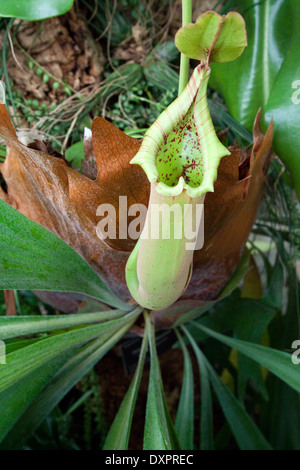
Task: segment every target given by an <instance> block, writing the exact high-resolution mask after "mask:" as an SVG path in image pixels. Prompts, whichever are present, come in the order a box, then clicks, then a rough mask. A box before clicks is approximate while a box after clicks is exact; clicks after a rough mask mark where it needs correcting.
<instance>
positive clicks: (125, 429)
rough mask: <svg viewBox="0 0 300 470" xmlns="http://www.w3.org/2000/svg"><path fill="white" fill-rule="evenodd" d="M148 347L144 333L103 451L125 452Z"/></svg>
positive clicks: (146, 336) (146, 335)
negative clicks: (135, 365)
mask: <svg viewBox="0 0 300 470" xmlns="http://www.w3.org/2000/svg"><path fill="white" fill-rule="evenodd" d="M147 347H148V334H147V330H146V331H145V334H144V338H143V342H142V346H141V352H140V357H139V362H138V365H137V368H136V371H135V374H134V376H133V379H132V381H131V384H130V386H129V389H128V390H127V393H126V395H125V397H124V399H123V401H122V404H121V406H120V408H119V410H118V413H117V415H116V417H115V419H114V422H113V424H112V426H111V428H110V430H109V433H108V436H107V438H106V441H105V444H104V448H103V449H104V450H127V449H128V441H129V437H130V429H131V423H132V418H133V412H134V408H135V404H136V399H137V395H138V390H139V386H140V382H141V378H142V374H143V368H144V362H145V356H146V352H147Z"/></svg>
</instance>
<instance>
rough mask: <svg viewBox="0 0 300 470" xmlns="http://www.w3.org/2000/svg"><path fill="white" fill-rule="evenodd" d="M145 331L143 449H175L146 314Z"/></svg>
mask: <svg viewBox="0 0 300 470" xmlns="http://www.w3.org/2000/svg"><path fill="white" fill-rule="evenodd" d="M146 331H147V334H148V336H149V345H150V377H149V386H148V397H147V407H146V421H145V431H144V450H176V449H179V443H178V439H177V436H176V433H175V430H174V427H173V424H172V421H171V418H170V414H169V410H168V408H167V405H166V399H165V396H164V391H163V385H162V378H161V373H160V367H159V361H158V357H157V352H156V345H155V332H154V327H153V325H152V324H151V321H150V318H149V316H148V315H147V316H146Z"/></svg>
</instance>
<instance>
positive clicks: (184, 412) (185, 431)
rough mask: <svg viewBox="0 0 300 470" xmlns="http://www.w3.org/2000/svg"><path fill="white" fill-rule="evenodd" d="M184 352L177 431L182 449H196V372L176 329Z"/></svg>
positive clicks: (176, 423) (176, 422)
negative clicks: (194, 372)
mask: <svg viewBox="0 0 300 470" xmlns="http://www.w3.org/2000/svg"><path fill="white" fill-rule="evenodd" d="M175 332H176V334H177V337H178V339H179V342H180V346H181V349H182V353H183V361H184V366H183V382H182V387H181V393H180V399H179V405H178V409H177V415H176V421H175V431H176V433H177V436H178V440H179V443H180V447H181V449H182V450H193V449H194V374H193V366H192V361H191V358H190V355H189V352H188V349H187V347H186V345H185V343H184V341H183V339H182V337H181V335H180V334H179V332H178V331H177V330H175Z"/></svg>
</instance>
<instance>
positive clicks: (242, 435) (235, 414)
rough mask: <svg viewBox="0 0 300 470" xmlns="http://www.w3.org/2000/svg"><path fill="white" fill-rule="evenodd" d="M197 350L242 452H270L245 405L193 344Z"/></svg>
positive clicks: (194, 344) (268, 445) (269, 447)
mask: <svg viewBox="0 0 300 470" xmlns="http://www.w3.org/2000/svg"><path fill="white" fill-rule="evenodd" d="M192 346H193V347H195V348H197V350H198V353H197V355H200V356H201V358H202V362H203V363H204V364H205V367H206V369H207V370H208V372H209V378H210V381H211V384H212V386H213V389H214V391H215V393H216V395H217V397H218V400H219V402H220V405H221V407H222V410H223V413H224V415H225V417H226V419H227V421H228V424H229V426H230V428H231V430H232V433H233V435H234V437H235V439H236V441H237V443H238V445H239V447H240V449H242V450H269V449H271V446H270V444H269V443H268V442H267V440H266V439H265V437H264V436H263V434H262V433H261V431H260V430H259V429H258V427H257V426H256V424H255V423H254V421H253V420H252V419H251V418H250V416H249V415H248V413H247V412H246V411H245V409H244V407H243V405H242V404H241V402H240V401H238V400H237V398H236V397H235V396H234V395H233V393H232V392H231V391H230V390H229V388H228V387H227V386H226V385H225V384H224V382H223V381H222V380H221V379H220V377H219V376H218V374H217V373H216V372H215V370H214V368H213V367H212V366H211V365H210V363H209V362H208V361H207V359H206V357H205V356H204V354H203V353H202V351H201V350H200V348H199V347H198V346H197V344H196V343H195V342H193V344H192Z"/></svg>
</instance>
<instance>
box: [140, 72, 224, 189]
mask: <svg viewBox="0 0 300 470" xmlns="http://www.w3.org/2000/svg"><path fill="white" fill-rule="evenodd" d="M209 76H210V68H209V66H208V65H204V64H202V63H201V64H199V65H198V66H197V67H196V69H195V70H194V73H193V75H192V77H191V79H190V81H189V83H188V85H187V86H186V88H185V90H184V91H183V93H182V94H181V95H180V96H179V97H178V98H177V99H176V100H175V101H174V102H173V103H172V104H171V105H170V106H169V107H168V108H167V109H166V110H165V111H164V112H163V113H162V114H161V115H160V116H159V118H158V119H157V120H156V121H155V122H154V124H153V125H152V126H151V127H150V129H149V130H148V132H147V133H146V134H145V137H144V139H143V142H142V145H141V147H140V150H139V151H138V153H137V154H136V156H135V157H134V158H133V159H132V160H131V163H134V164H139V165H141V166H142V168H143V169H144V171H145V173H146V175H147V177H148V179H149V181H150V182H151V183H152V182H156V183H157V191H158V192H159V193H161V194H163V195H166V196H178V195H179V194H180V193H181V192H182V191H183V190H185V191H186V192H187V194H188V195H189V196H190V197H200V196H203V195H204V194H206V193H207V192H208V191H213V183H214V181H215V179H216V177H217V168H218V165H219V161H220V159H221V158H222V157H223V156H225V155H229V154H230V152H229V151H228V150H227V149H226V148H225V147H224V146H223V145H222V144H221V142H220V141H219V139H218V137H217V135H216V133H215V129H214V127H213V123H212V121H211V117H210V113H209V109H208V104H207V98H206V91H207V83H208V79H209Z"/></svg>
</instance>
